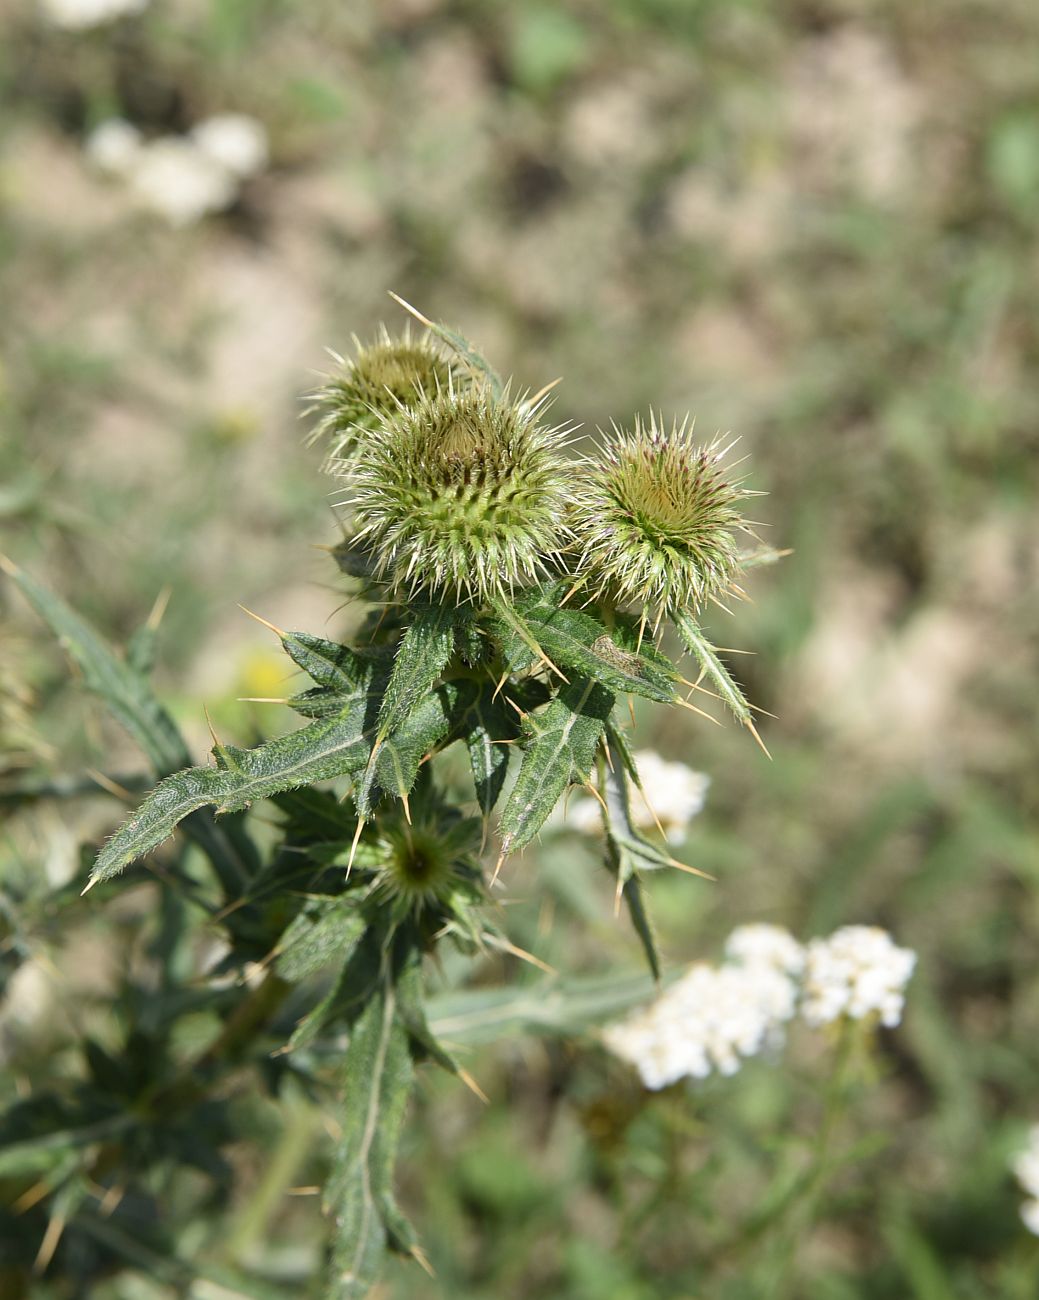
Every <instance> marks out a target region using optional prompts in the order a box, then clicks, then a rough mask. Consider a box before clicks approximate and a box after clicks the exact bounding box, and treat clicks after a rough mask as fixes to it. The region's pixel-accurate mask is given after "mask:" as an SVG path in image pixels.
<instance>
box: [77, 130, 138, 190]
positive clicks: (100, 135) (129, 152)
mask: <svg viewBox="0 0 1039 1300" xmlns="http://www.w3.org/2000/svg"><path fill="white" fill-rule="evenodd" d="M83 148H84V151H85V152H86V155H87V157H88V158H89V159H90V161H91V162H92V163H93V164H94V166H95V167H97V168H98V169H99V170H100V171H103V172H106V173H107V174H108V175H109V176H126V175H128V174H129V172H130V170H131V168H132V167H133V166H134V164H135V163H136V162H137V159H138V157H139V156H140V153H141V133H140V131H138V129H137V128H136V127H135V126H133V125H131V123H129V122H127V121H124V120H123V118H121V117H111V118H109V119H108V121H107V122H102V123H101V124H100V125H99V126H96V127H95V128H94V129H93V131H91V132H90V134H89V135H88V136H87V138H86V141H85V143H84V145H83Z"/></svg>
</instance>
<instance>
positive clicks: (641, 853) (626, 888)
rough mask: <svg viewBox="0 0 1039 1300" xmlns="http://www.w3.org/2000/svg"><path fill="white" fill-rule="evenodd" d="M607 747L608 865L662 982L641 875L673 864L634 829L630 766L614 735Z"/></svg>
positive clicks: (652, 966)
mask: <svg viewBox="0 0 1039 1300" xmlns="http://www.w3.org/2000/svg"><path fill="white" fill-rule="evenodd" d="M606 744H607V755H608V759H609V761H608V763H607V764H606V765H605V767H604V770H603V781H602V786H603V801H604V803H605V804H606V811H605V816H604V821H605V823H606V861H607V865H608V866H609V868H610V870H611V871H612V872H613V873H614V875H615V876H616V877H617V882H618V885H619V887H620V890H621V894H622V896H623V898H624V901H625V903H626V904H627V906H628V913H629V915H630V916H631V923H632V925H633V926H634V927H635V933H636V934H637V935H638V937H639V940H640V942H641V943H642V949H643V952H645V954H646V960H647V961H648V963H649V968H650V970H651V971H652V973H653V978H654V979H657V980H659V979H660V971H661V963H660V951H659V949H658V947H657V941H656V936H655V934H654V932H653V926H652V922H651V921H650V917H649V913H648V912H647V911H646V906H645V899H644V897H643V891H642V883H641V880H640V878H639V871H640V870H646V869H650V870H652V869H656V868H659V867H667V866H671V865H672V864H673V860H672V858H671V857H670V855H669V854H668V853H667V852H665V851H664V850H663V849H661V848H658V847H657V845H655V844H653V843H652V842H651V841H650V840H647V839H646V837H645V836H644V835H642V834H641V833H640V832H639V831H638V830H636V829H635V826H634V824H633V822H632V819H631V802H630V800H629V798H628V779H627V773H626V766H627V765H626V762H625V759H624V756H623V752H622V749H621V748H620V747H619V746H618V745H617V743H616V738H615V733H613V732H612V731H611V734H610V735H609V736H608V738H607V742H606Z"/></svg>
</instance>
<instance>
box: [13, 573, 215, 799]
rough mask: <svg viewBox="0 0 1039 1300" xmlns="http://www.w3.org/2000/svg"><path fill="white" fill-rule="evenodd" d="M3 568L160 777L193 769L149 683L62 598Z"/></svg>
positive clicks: (177, 734)
mask: <svg viewBox="0 0 1039 1300" xmlns="http://www.w3.org/2000/svg"><path fill="white" fill-rule="evenodd" d="M3 567H4V570H5V572H6V573H7V574H8V576H9V577H10V578H11V580H12V581H13V582H14V583H15V584H16V585H17V586H18V588H19V590H20V591H21V592H22V594H23V595H24V596H25V598H26V600H28V601H29V603H30V605H32V607H33V608H34V609H35V610H36V612H37V613H38V614H39V615H40V617H41V618H42V619H43V620H44V621H45V622H46V623H47V624H48V625H49V626H50V628H51V631H53V632H54V633H55V635H56V636H57V638H58V640H59V642H60V644H61V646H62V648H63V649H64V651H65V653H66V654H67V655H68V656H69V658H70V659H72V660H73V662H74V663H75V664H76V666H77V667H78V668H79V670H80V672H81V673H82V674H83V684H84V686H85V687H86V688H87V690H88V691H91V692H92V693H93V694H95V695H97V696H100V698H101V699H102V700H104V702H105V704H106V705H107V706H108V709H109V711H110V712H111V714H112V716H113V717H114V718H116V719H117V721H118V722H119V723H121V725H122V726H123V727H124V728H125V729H126V730H127V731H128V732H129V733H130V735H131V736H132V737H133V738H134V740H135V741H136V742H137V744H138V745H139V746H140V747H141V749H142V750H143V751H144V753H145V754H146V755H147V756H148V759H149V761H150V762H151V765H152V767H153V768H154V769H155V771H156V772H158V773H160V774H163V775H164V774H165V773H167V772H174V771H176V770H177V768H180V767H185V766H186V765H187V764H188V763H190V762H191V756H190V755H189V753H188V750H187V747H186V745H185V744H184V741H183V739H182V737H181V735H180V732H179V731H178V730H177V726H176V724H175V723H174V721H173V719H172V718H171V717H170V715H169V714H168V713H167V712H166V710H165V709H164V708H163V707H162V705H161V704H160V703H159V702H158V700H157V699H156V698H155V695H154V693H153V691H152V689H151V686H150V684H149V683H148V681H147V678H146V677H144V676H143V675H142V674H141V673H140V672H138V671H136V670H135V669H134V668H132V667H130V666H129V664H127V663H124V662H123V661H122V660H121V659H119V658H118V657H117V656H116V655H115V654H114V653H113V651H112V650H111V649H110V648H109V646H108V645H106V644H105V642H104V640H103V639H102V638H101V637H100V636H98V634H97V633H96V632H95V631H94V629H93V628H92V627H91V626H90V624H89V623H87V622H85V621H84V620H83V619H82V618H80V616H79V615H78V614H76V613H75V612H74V611H73V610H71V609H70V608H69V606H68V605H66V604H65V602H64V601H63V600H62V599H61V598H60V596H56V595H55V594H54V592H52V591H48V590H47V588H46V587H44V586H42V585H41V584H40V583H38V582H37V581H36V580H35V578H32V577H30V575H29V574H27V573H26V572H25V570H24V569H20V568H18V566H17V565H14V564H12V563H11V562H10V561H5V563H4V566H3Z"/></svg>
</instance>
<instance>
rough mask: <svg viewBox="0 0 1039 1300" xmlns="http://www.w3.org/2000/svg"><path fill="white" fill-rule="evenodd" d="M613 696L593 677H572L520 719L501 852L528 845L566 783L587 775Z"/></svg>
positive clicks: (585, 777)
mask: <svg viewBox="0 0 1039 1300" xmlns="http://www.w3.org/2000/svg"><path fill="white" fill-rule="evenodd" d="M613 701H614V697H613V695H612V694H611V693H610V692H609V691H607V690H606V689H605V688H604V687H602V686H600V685H599V684H598V683H597V682H594V681H591V680H589V679H588V678H584V677H576V678H575V679H574V680H573V681H572V682H569V683H568V684H567V685H566V686H564V687H563V688H562V689H561V690H560V691H559V694H558V695H557V696H556V698H555V699H554V700H553V701H552V703H551V704H549V706H548V707H547V708H546V709H545V710H544V712H543V713H539V714H536V715H531V716H530V717H528V718H527V719H526V720H525V722H524V730H525V731H526V733H527V735H528V737H529V740H528V743H527V746H526V750H525V752H524V755H523V762H522V764H521V766H520V770H519V775H518V777H517V778H516V784H515V785H514V786H513V788H512V793H511V794H510V795H509V800H508V803H507V804H506V805H505V811H504V812H503V814H502V820H501V829H502V837H503V838H502V851H503V852H505V853H510V852H512V851H513V850H514V849H518V848H522V847H523V845H524V844H529V843H530V841H531V840H532V839H533V838H534V836H535V835H536V834H537V833H538V831H539V830H540V829H541V827H542V826H543V825H544V823H545V820H546V819H547V817H548V816H549V814H550V813H551V811H552V809H553V808H554V807H555V806H556V803H557V802H558V800H559V797H560V795H562V793H563V791H564V790H565V789H566V787H567V786H568V785H569V784H570V782H571V781H573V780H575V779H576V780H586V779H587V777H588V773H589V772H590V771H591V767H592V763H593V761H594V758H595V750H596V746H597V745H598V743H599V739H600V737H601V736H602V733H603V728H604V726H605V724H606V720H607V719H608V718H609V716H610V711H611V710H612V708H613Z"/></svg>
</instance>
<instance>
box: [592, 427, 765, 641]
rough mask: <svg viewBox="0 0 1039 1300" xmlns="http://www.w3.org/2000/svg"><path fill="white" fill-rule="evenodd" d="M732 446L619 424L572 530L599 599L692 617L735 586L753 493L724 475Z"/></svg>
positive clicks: (687, 432)
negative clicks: (740, 538) (746, 503)
mask: <svg viewBox="0 0 1039 1300" xmlns="http://www.w3.org/2000/svg"><path fill="white" fill-rule="evenodd" d="M727 450H728V448H724V447H722V446H721V445H720V443H719V442H718V440H715V441H714V442H711V443H709V444H708V445H706V446H697V445H696V444H695V443H694V442H693V439H692V431H691V429H689V428H688V427H687V425H686V424H685V423H683V424H682V425H677V424H675V425H673V426H672V428H671V429H670V431H667V430H665V429H663V428H662V427H661V426H660V425H658V424H657V422H656V420H655V418H652V417H651V418H650V421H649V424H648V425H647V424H644V423H643V422H642V420H640V419H636V421H635V427H634V431H633V432H631V433H629V432H627V431H625V430H622V429H618V428H616V426H615V427H614V431H613V435H612V437H610V438H609V439H608V440H607V442H606V444H605V445H604V447H603V448H602V455H601V458H600V459H598V460H595V461H590V462H589V463H588V465H587V466H586V470H587V472H586V474H584V475H583V476H582V478H581V486H580V494H579V496H578V499H577V501H576V503H575V507H574V511H573V530H574V533H575V535H576V537H577V539H578V542H579V543H583V546H584V552H583V555H582V558H581V562H580V564H579V565H578V569H577V572H578V574H579V575H584V576H585V577H586V578H587V579H588V581H589V582H590V584H591V586H592V590H593V591H594V592H595V593H596V594H597V595H599V596H607V597H609V598H611V599H613V600H616V601H617V602H619V603H621V604H629V603H634V604H640V605H642V606H643V607H644V608H646V609H648V610H650V611H651V612H653V613H655V615H656V616H657V617H658V618H659V617H666V616H667V615H669V614H672V613H675V612H678V611H680V610H685V611H692V610H695V609H697V608H698V607H699V606H701V605H702V604H703V603H704V601H706V600H708V599H709V598H710V597H712V596H716V595H718V594H719V593H720V592H722V591H724V590H726V589H727V588H729V587H730V586H731V584H732V582H733V579H734V578H735V576H736V572H737V570H738V567H739V548H738V546H737V535H738V534H739V533H740V532H745V533H749V532H750V525H749V524H748V523H747V521H746V520H745V519H744V518H743V516H742V515H741V514H740V509H739V507H740V504H741V502H742V501H743V499H744V498H745V497H748V496H751V495H754V494H753V493H751V492H749V491H748V490H746V489H745V488H743V487H741V486H740V484H739V482H738V481H736V482H734V481H731V480H730V479H728V478H727V477H726V476H725V474H724V473H723V470H722V467H721V464H720V462H721V460H722V458H723V456H724V455H725V452H726V451H727Z"/></svg>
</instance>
